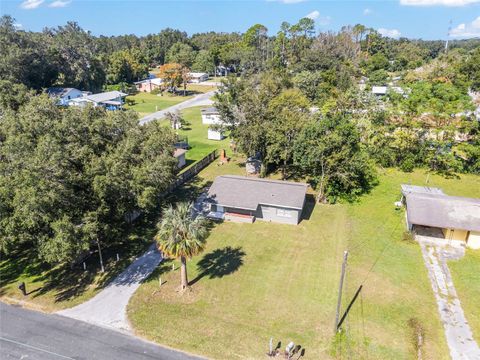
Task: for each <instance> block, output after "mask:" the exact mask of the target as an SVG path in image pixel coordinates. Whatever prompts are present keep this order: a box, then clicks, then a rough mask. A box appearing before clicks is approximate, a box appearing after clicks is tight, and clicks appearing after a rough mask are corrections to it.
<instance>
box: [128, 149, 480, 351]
mask: <svg viewBox="0 0 480 360" xmlns="http://www.w3.org/2000/svg"><path fill="white" fill-rule="evenodd" d="M242 165H243V163H242V159H241V158H237V157H233V159H232V161H231V162H230V164H228V165H223V166H219V165H217V164H215V163H213V164H212V165H210V166H209V167H207V168H206V169H205V170H204V171H202V172H201V173H200V175H199V177H198V179H197V180H196V183H194V184H193V185H192V184H190V185H188V186H189V189H188V190H187V189H186V190H185V194H187V193H192V192H193V191H192V188H193V187H195V186H201V185H204V184H208V183H209V182H211V181H212V180H213V179H214V177H215V176H217V175H220V174H228V173H231V174H243V173H244V169H243V167H242ZM425 179H426V174H425V173H424V172H423V171H416V172H414V173H411V174H405V173H401V172H398V171H395V170H387V171H385V172H383V173H382V174H381V175H380V184H379V185H378V186H377V187H376V188H375V189H374V190H373V191H372V192H371V193H370V194H368V195H365V196H364V197H362V198H361V199H360V200H359V201H358V202H357V203H354V204H337V205H316V206H315V207H314V209H313V212H312V213H311V214H310V215H309V216H308V217H309V218H308V219H305V220H304V221H302V222H301V224H300V225H298V226H290V225H280V224H274V223H263V222H260V221H259V222H256V223H254V224H252V225H250V224H235V223H220V224H216V225H215V226H214V228H213V229H212V231H211V233H210V236H209V238H208V243H207V244H208V245H207V248H206V249H205V251H204V252H203V253H202V254H201V255H199V256H196V257H194V258H193V259H192V260H191V261H189V262H188V271H189V276H190V280H191V281H192V282H193V285H192V287H191V291H190V292H187V293H186V294H184V295H180V294H178V293H177V292H176V288H177V286H178V284H179V276H180V274H179V271H178V262H177V261H176V260H175V261H174V263H175V264H176V268H177V270H176V271H171V263H165V264H164V265H162V266H161V267H160V268H159V269H157V271H156V272H155V273H154V274H153V275H152V276H151V277H150V278H149V280H148V281H146V282H145V283H144V284H143V285H142V286H141V287H140V289H139V290H138V291H137V293H136V294H135V295H134V297H133V298H132V299H131V301H130V304H129V308H128V314H129V319H130V321H131V322H132V324H133V326H134V328H135V329H136V332H137V333H138V334H139V335H141V336H144V337H146V338H148V339H151V340H153V341H156V342H159V343H162V344H166V345H168V346H172V347H175V348H179V349H183V350H187V351H191V352H194V353H198V354H201V355H205V356H208V357H211V358H215V359H261V358H264V357H265V352H266V351H267V350H268V342H269V339H270V338H271V337H272V338H273V339H274V342H275V344H276V343H277V342H278V341H282V349H283V348H284V347H285V345H286V344H287V343H288V342H289V341H294V342H295V343H296V344H301V345H302V346H304V347H305V349H306V354H305V358H308V359H330V358H345V359H347V358H352V359H362V358H368V359H413V358H415V354H416V353H415V348H414V344H413V342H412V341H411V338H412V334H413V331H412V329H410V328H409V326H408V322H409V320H410V319H412V318H414V319H416V320H417V321H418V322H419V323H420V324H421V326H422V327H423V329H424V331H425V346H424V349H423V351H424V357H425V358H426V359H449V352H448V349H447V346H446V342H445V337H444V333H443V328H442V324H441V322H440V320H439V316H438V311H437V306H436V303H435V300H434V297H433V293H432V290H431V286H430V283H429V280H428V277H427V272H426V269H425V267H424V264H423V260H422V256H421V252H420V249H419V247H418V246H417V245H416V244H415V243H412V242H408V241H404V240H402V239H403V233H404V230H405V229H404V213H403V211H401V210H395V208H394V202H395V201H398V200H399V198H400V184H401V183H408V182H410V183H412V184H424V183H425ZM429 179H430V180H429V182H430V185H431V186H440V187H442V188H443V189H444V191H445V192H446V193H448V194H452V195H464V196H480V193H479V192H480V178H479V177H476V176H462V177H461V179H443V178H441V177H438V176H430V177H429ZM309 206H310V207H313V203H312V200H311V198H309ZM346 249H349V250H350V255H349V264H348V270H347V277H346V284H345V289H346V290H345V292H344V301H343V305H342V311H343V310H345V308H346V306H347V304H348V302H349V301H350V299H351V298H352V296H353V294H354V292H355V291H356V290H357V288H358V286H359V285H361V284H363V290H362V292H361V295H360V296H359V298H358V300H357V302H356V303H355V304H354V306H353V307H352V310H351V312H350V314H349V316H348V318H347V319H348V320H347V321H346V323H345V329H346V330H347V331H346V334H347V335H346V337H345V338H344V339H343V340H341V341H336V342H335V341H334V338H333V326H334V318H335V304H336V299H337V289H338V280H339V276H340V267H341V262H342V257H343V251H344V250H346ZM465 260H468V258H466V259H465ZM476 260H478V258H477V259H476ZM462 261H464V260H461V261H460V262H459V263H461V262H462ZM470 261H471V262H472V263H471V264H469V265H467V266H465V267H464V268H460V269H458V271H460V273H461V272H462V271H472V270H475V266H476V265H475V264H474V260H473V259H470ZM477 269H478V268H477ZM455 271H457V270H455ZM477 274H478V272H477ZM159 276H161V278H162V282H164V284H163V285H162V287H161V288H159V284H158V277H159ZM468 291H471V290H468ZM459 293H460V297H462V291H461V290H460V291H459ZM466 294H468V295H470V293H466ZM471 295H475V293H471ZM475 299H478V297H476V298H475V297H472V298H470V299H468V300H465V301H464V299H462V298H461V300H462V303H464V302H469V305H467V304H465V305H464V308H465V311H466V316H467V319H470V317H471V314H472V313H473V312H475V311H476V309H475V307H474V306H475V305H474V304H475Z"/></svg>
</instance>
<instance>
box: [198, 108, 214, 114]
mask: <svg viewBox="0 0 480 360" xmlns="http://www.w3.org/2000/svg"><path fill="white" fill-rule="evenodd" d="M201 112H202V114H205V115H207V114H218V110H217V108H216V107H209V108H205V109H202V110H201Z"/></svg>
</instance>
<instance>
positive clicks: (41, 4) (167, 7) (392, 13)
mask: <svg viewBox="0 0 480 360" xmlns="http://www.w3.org/2000/svg"><path fill="white" fill-rule="evenodd" d="M0 13H1V14H2V15H4V14H9V15H11V16H13V17H14V18H15V19H16V21H17V23H18V26H19V27H22V28H23V29H26V30H33V31H40V30H42V29H43V28H44V27H55V26H58V25H62V24H65V23H66V22H67V21H77V22H78V23H79V24H80V26H81V27H82V28H84V29H86V30H90V31H91V32H92V33H93V34H95V35H120V34H132V33H133V34H137V35H146V34H149V33H156V32H159V31H160V30H161V29H163V28H166V27H172V28H178V29H180V30H184V31H186V32H187V33H189V34H193V33H195V32H205V31H225V32H230V31H241V32H243V31H245V30H246V29H248V27H250V26H251V25H253V24H256V23H260V24H263V25H265V26H266V27H267V28H268V29H269V31H270V34H274V33H275V32H276V31H277V30H278V28H279V26H280V24H281V22H282V21H288V22H290V23H295V22H297V21H298V20H299V19H300V18H302V17H305V16H309V17H311V18H313V19H315V22H316V27H317V29H319V30H322V31H325V30H338V29H340V27H341V26H343V25H349V24H350V25H354V24H357V23H361V24H364V25H366V26H369V27H373V28H375V29H377V30H378V29H379V30H380V32H382V33H384V34H385V35H388V36H392V37H398V36H405V37H409V38H424V39H445V38H446V37H447V33H448V28H449V23H450V21H451V22H452V25H451V31H450V36H451V37H454V38H471V37H480V0H387V1H380V0H377V1H359V0H356V1H334V0H330V1H315V0H237V1H207V0H190V1H174V0H170V1H166V0H165V1H154V0H150V1H144V0H135V1H133V0H129V1H128V0H120V1H119V0H0Z"/></svg>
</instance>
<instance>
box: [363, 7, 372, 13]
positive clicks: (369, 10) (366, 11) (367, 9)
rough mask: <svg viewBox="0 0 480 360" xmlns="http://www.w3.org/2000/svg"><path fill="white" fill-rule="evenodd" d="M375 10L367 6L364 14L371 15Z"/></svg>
mask: <svg viewBox="0 0 480 360" xmlns="http://www.w3.org/2000/svg"><path fill="white" fill-rule="evenodd" d="M372 12H373V11H372V10H371V9H369V8H366V9H365V10H363V15H370V14H371V13H372Z"/></svg>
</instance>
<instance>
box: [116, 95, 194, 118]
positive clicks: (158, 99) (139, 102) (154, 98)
mask: <svg viewBox="0 0 480 360" xmlns="http://www.w3.org/2000/svg"><path fill="white" fill-rule="evenodd" d="M191 98H192V96H181V95H170V94H164V95H162V96H158V95H154V94H150V93H138V94H136V95H129V96H128V97H127V101H130V100H134V101H135V104H134V105H128V104H127V105H125V108H126V109H133V110H135V111H137V112H138V114H139V116H140V117H143V116H145V115H148V114H151V113H153V112H155V111H160V110H163V109H166V108H167V107H170V106H173V105H176V104H178V103H181V102H183V101H185V100H188V99H191Z"/></svg>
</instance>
